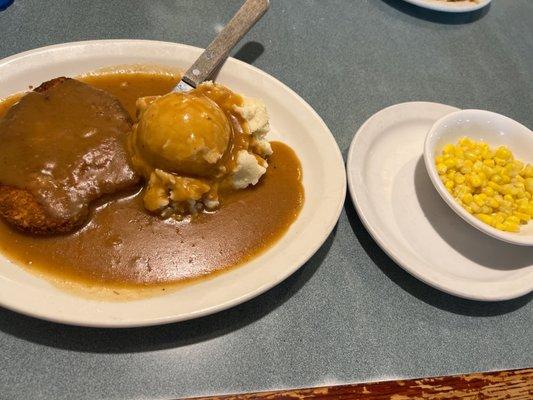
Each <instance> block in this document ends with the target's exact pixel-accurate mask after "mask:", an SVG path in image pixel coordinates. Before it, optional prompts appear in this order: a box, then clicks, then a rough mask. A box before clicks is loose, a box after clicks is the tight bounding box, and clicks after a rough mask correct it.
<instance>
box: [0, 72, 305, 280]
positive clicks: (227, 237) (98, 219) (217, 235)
mask: <svg viewBox="0 0 533 400" xmlns="http://www.w3.org/2000/svg"><path fill="white" fill-rule="evenodd" d="M79 80H81V81H83V82H85V83H88V84H90V85H92V86H94V87H96V88H100V89H103V90H105V91H106V92H108V93H111V94H112V95H114V96H115V97H116V98H117V99H118V100H119V101H120V103H121V104H122V106H123V107H124V108H125V109H126V110H127V112H128V113H129V114H130V116H131V118H132V119H134V120H135V119H136V105H135V103H136V101H137V99H139V98H141V97H146V96H154V95H163V94H165V93H168V92H169V90H170V89H171V88H172V87H173V86H174V85H175V84H176V83H177V82H178V81H179V77H178V76H175V75H170V74H167V73H145V72H143V73H105V74H100V75H91V76H87V77H83V78H79ZM15 101H16V100H13V99H11V100H10V99H8V100H5V101H4V103H2V104H0V116H2V115H4V114H5V113H6V112H7V110H8V109H9V108H10V107H11V105H12V104H13V103H14V102H15ZM271 146H272V150H273V154H272V155H270V156H269V158H268V164H269V167H268V169H267V170H266V173H265V174H264V175H263V176H262V178H261V180H260V181H259V183H258V184H257V185H255V186H253V187H247V188H246V189H244V190H238V191H230V192H227V193H224V195H223V198H222V201H221V206H220V208H218V209H217V210H215V211H209V212H201V213H198V214H197V215H195V216H194V217H191V216H186V217H185V218H182V219H181V220H180V219H176V218H165V219H163V218H161V217H160V216H155V215H154V214H152V213H150V212H148V211H147V210H146V209H145V207H144V204H143V192H144V189H143V188H141V187H140V186H136V187H134V188H132V189H131V190H129V192H128V193H118V194H114V195H113V196H114V197H113V198H103V199H99V200H97V201H96V202H95V203H93V204H92V206H91V215H90V218H89V220H88V222H87V223H86V224H85V225H84V226H83V227H82V228H81V229H79V230H77V231H74V232H72V233H68V234H63V235H59V236H58V235H55V236H39V237H36V236H32V235H28V234H26V233H22V232H19V231H17V230H15V229H13V228H11V227H10V226H9V225H8V224H6V223H5V222H3V221H0V250H1V252H2V253H3V254H4V255H5V256H6V257H8V258H9V259H12V260H14V261H16V262H18V263H19V264H21V265H23V266H25V267H26V268H28V269H30V270H32V271H36V272H39V273H41V274H43V275H45V276H49V277H52V278H54V279H56V280H57V279H60V280H64V281H72V282H77V283H81V284H87V285H90V286H102V287H108V288H114V287H116V288H140V287H154V286H166V285H170V284H173V283H176V282H183V281H188V280H191V279H195V278H199V277H203V276H207V275H209V274H212V273H214V272H217V271H222V270H224V269H227V268H230V267H233V266H236V265H239V264H242V263H243V262H245V261H247V260H249V259H250V258H252V257H254V256H256V255H258V254H259V253H261V252H262V251H264V250H265V249H267V248H268V247H270V246H271V245H272V244H274V243H275V242H276V241H277V240H279V239H280V238H281V236H282V235H283V234H284V233H285V232H286V230H287V229H288V227H289V226H290V225H291V224H292V222H293V221H294V220H295V219H296V217H297V216H298V213H299V211H300V209H301V207H302V205H303V198H304V192H303V187H302V184H301V176H302V171H301V166H300V162H299V160H298V158H297V156H296V155H295V153H294V152H293V150H292V149H291V148H290V147H288V146H287V145H285V144H283V143H281V142H272V143H271ZM36 151H38V149H36ZM0 152H1V150H0Z"/></svg>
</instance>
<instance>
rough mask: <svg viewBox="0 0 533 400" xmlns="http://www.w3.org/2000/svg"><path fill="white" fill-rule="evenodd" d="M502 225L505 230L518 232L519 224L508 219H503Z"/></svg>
mask: <svg viewBox="0 0 533 400" xmlns="http://www.w3.org/2000/svg"><path fill="white" fill-rule="evenodd" d="M502 225H503V230H504V231H507V232H518V230H519V229H520V226H519V224H515V223H513V222H509V221H504V222H503V224H502Z"/></svg>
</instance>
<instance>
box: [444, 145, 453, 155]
mask: <svg viewBox="0 0 533 400" xmlns="http://www.w3.org/2000/svg"><path fill="white" fill-rule="evenodd" d="M454 149H455V146H454V145H453V144H447V145H446V146H444V148H443V149H442V151H443V152H444V154H453V151H454Z"/></svg>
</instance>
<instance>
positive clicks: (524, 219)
mask: <svg viewBox="0 0 533 400" xmlns="http://www.w3.org/2000/svg"><path fill="white" fill-rule="evenodd" d="M513 215H514V216H515V217H516V218H518V219H519V220H520V222H527V221H529V220H530V219H531V216H530V215H528V214H526V213H521V212H518V211H515V212H514V213H513Z"/></svg>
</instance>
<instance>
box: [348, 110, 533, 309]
mask: <svg viewBox="0 0 533 400" xmlns="http://www.w3.org/2000/svg"><path fill="white" fill-rule="evenodd" d="M428 105H429V106H432V107H435V106H436V107H445V108H447V109H448V110H449V111H450V112H454V111H458V110H460V109H459V108H457V107H454V106H450V105H447V104H442V103H436V102H429V101H409V102H403V103H398V104H393V105H390V106H388V107H385V108H383V109H381V110H378V111H377V112H375V113H374V114H372V115H371V116H370V117H369V118H368V119H367V120H366V121H365V122H364V123H363V124H362V125H361V127H360V128H359V129H358V130H357V132H356V133H355V135H354V138H353V139H352V142H351V144H350V147H349V149H348V155H347V161H346V177H347V183H348V190H349V193H350V197H351V200H352V203H353V204H354V207H355V210H356V212H357V214H358V216H359V218H360V219H361V222H362V223H363V225H364V227H365V229H366V230H367V232H368V233H369V234H370V236H371V237H372V239H373V240H374V241H375V242H376V243H377V245H378V246H379V247H380V248H381V249H382V250H383V251H384V252H385V253H386V254H387V255H388V256H389V257H390V258H391V259H392V261H393V262H394V263H395V264H397V265H398V266H399V267H400V268H402V269H403V270H404V271H406V272H407V273H409V274H410V275H411V276H413V277H415V278H416V279H418V280H420V281H421V282H424V283H425V284H427V285H429V286H431V287H433V288H435V289H438V290H440V291H442V292H444V293H448V294H450V295H453V296H457V297H460V298H463V299H468V300H476V301H487V302H494V301H505V300H510V299H514V298H518V297H521V296H524V295H526V294H528V293H530V292H531V291H532V289H531V288H526V289H521V290H517V291H515V292H513V293H508V294H497V295H494V296H493V295H479V294H472V293H468V292H467V291H462V290H456V289H455V288H453V287H452V288H450V287H448V286H446V285H442V284H441V283H439V281H438V279H437V280H435V279H433V278H431V277H427V276H425V275H424V274H421V273H420V272H419V271H417V270H416V269H415V268H412V267H411V266H410V265H409V264H410V261H408V260H406V259H405V257H404V256H403V255H402V254H401V251H398V250H397V249H395V246H394V245H391V243H390V242H389V241H388V239H387V238H385V237H383V236H382V235H380V234H379V232H378V231H377V230H376V229H374V227H373V224H372V222H371V221H370V220H369V218H367V216H366V215H365V210H364V209H363V208H364V207H365V206H361V202H360V201H359V197H358V194H357V189H356V186H357V185H356V182H355V178H354V176H355V174H353V173H350V170H351V169H352V165H353V163H354V152H355V149H356V147H357V142H358V141H360V140H362V139H361V138H362V136H363V135H360V134H359V133H360V132H362V131H364V130H365V129H366V128H367V126H368V125H369V124H370V123H371V121H372V120H374V119H376V118H378V117H379V116H380V114H383V113H386V112H390V111H391V110H393V109H395V108H400V107H406V106H428ZM421 155H422V153H421Z"/></svg>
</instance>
